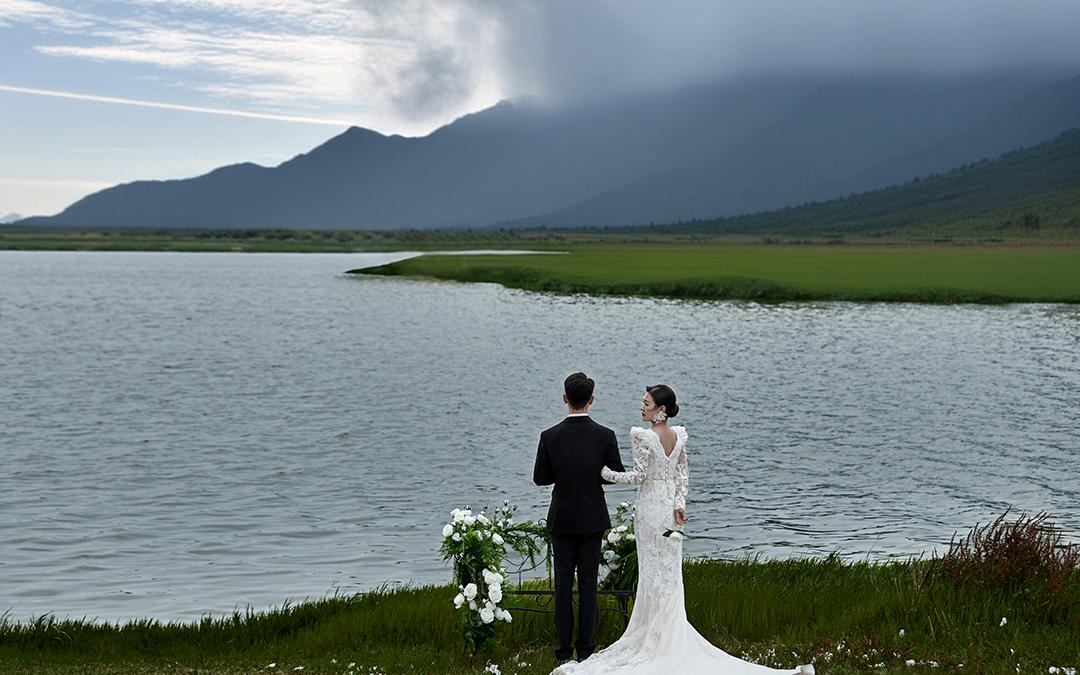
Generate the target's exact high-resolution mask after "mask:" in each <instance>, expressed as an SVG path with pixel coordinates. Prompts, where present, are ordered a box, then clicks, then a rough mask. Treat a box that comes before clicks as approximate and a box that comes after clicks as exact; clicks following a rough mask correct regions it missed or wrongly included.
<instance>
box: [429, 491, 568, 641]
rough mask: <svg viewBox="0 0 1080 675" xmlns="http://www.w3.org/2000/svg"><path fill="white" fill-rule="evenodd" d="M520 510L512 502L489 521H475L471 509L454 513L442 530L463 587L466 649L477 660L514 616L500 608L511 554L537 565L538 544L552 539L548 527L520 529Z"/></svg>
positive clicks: (460, 603) (458, 602)
mask: <svg viewBox="0 0 1080 675" xmlns="http://www.w3.org/2000/svg"><path fill="white" fill-rule="evenodd" d="M516 510H517V507H516V506H514V505H512V504H511V503H510V502H509V501H506V502H503V505H502V507H501V508H498V509H495V511H494V512H492V515H491V516H490V517H488V516H487V514H486V513H485V512H484V511H481V512H480V513H478V514H475V515H474V514H473V512H472V511H471V510H470V509H469V508H467V507H466V508H464V509H454V510H453V511H451V512H450V516H451V518H453V520H452V521H451V522H449V523H447V524H446V525H444V526H443V531H442V533H443V542H442V546H441V547H440V548H439V551H440V552H441V553H442V554H443V559H444V560H452V561H453V562H454V582H455V584H457V587H458V594H457V595H456V596H455V597H454V607H456V608H457V609H458V610H459V616H460V617H461V635H462V638H463V639H464V641H465V648H466V649H468V650H469V651H470V652H472V653H474V654H475V653H478V652H480V651H482V650H484V649H486V648H489V647H490V646H491V645H492V644H493V643H494V642H495V640H496V631H495V622H496V621H505V622H510V621H511V620H512V619H511V616H510V612H509V611H507V610H505V609H503V608H502V607H500V606H499V603H501V602H502V600H503V594H504V584H505V582H506V566H505V561H506V551H507V548H508V547H509V548H510V549H512V550H514V551H516V552H517V553H518V554H520V555H522V556H527V557H528V558H529V560H530V561H532V562H533V563H535V562H536V555H537V554H538V553H540V551H541V545H540V543H539V541H544V540H545V539H546V537H547V536H548V533H547V530H546V529H545V528H544V527H543V526H541V525H537V524H536V523H533V522H531V521H525V522H521V523H515V522H514V518H513V515H514V511H516ZM538 539H539V541H538Z"/></svg>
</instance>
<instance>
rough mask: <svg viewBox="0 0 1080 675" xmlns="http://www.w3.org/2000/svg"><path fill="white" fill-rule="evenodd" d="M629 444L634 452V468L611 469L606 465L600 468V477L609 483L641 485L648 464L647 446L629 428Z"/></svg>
mask: <svg viewBox="0 0 1080 675" xmlns="http://www.w3.org/2000/svg"><path fill="white" fill-rule="evenodd" d="M630 438H631V445H632V446H633V452H634V468H633V470H631V471H612V470H611V469H609V468H607V467H606V466H605V467H604V468H602V469H600V477H601V478H603V479H604V480H606V481H608V482H610V483H621V484H623V485H641V484H642V483H643V482H644V481H645V470H646V469H647V468H648V466H649V447H648V446H647V445H645V443H644V442H643V441H642V439H641V437H640V436H639V435H638V434H636V433H634V430H633V429H631V430H630Z"/></svg>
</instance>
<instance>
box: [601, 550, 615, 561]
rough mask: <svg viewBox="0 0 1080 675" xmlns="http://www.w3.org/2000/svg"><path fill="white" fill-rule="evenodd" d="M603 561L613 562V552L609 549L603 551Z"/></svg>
mask: <svg viewBox="0 0 1080 675" xmlns="http://www.w3.org/2000/svg"><path fill="white" fill-rule="evenodd" d="M604 560H606V561H608V562H612V561H613V560H615V551H612V550H611V549H610V548H609V549H608V550H606V551H604Z"/></svg>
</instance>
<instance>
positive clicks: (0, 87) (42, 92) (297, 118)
mask: <svg viewBox="0 0 1080 675" xmlns="http://www.w3.org/2000/svg"><path fill="white" fill-rule="evenodd" d="M0 91H10V92H14V93H17V94H33V95H35V96H53V97H56V98H71V99H75V100H77V101H95V102H97V103H116V104H119V105H134V106H141V107H143V108H161V109H164V110H182V111H184V112H196V113H204V114H208V115H231V116H233V117H249V118H253V119H259V120H277V121H279V122H300V123H301V124H326V125H330V126H335V127H347V126H351V123H350V122H345V121H343V120H331V119H326V118H323V117H304V116H301V115H278V114H275V113H260V112H249V111H247V110H230V109H228V108H207V107H204V106H198V105H183V104H180V103H159V102H157V101H140V100H138V99H134V98H118V97H115V96H97V95H95V94H79V93H76V92H72V91H57V90H55V89H32V88H30V87H15V86H12V85H8V84H0Z"/></svg>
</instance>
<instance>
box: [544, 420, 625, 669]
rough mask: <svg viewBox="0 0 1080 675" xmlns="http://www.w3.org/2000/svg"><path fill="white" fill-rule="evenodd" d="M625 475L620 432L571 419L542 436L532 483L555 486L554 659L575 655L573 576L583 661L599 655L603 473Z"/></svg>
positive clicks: (605, 524)
mask: <svg viewBox="0 0 1080 675" xmlns="http://www.w3.org/2000/svg"><path fill="white" fill-rule="evenodd" d="M604 466H607V467H608V468H610V469H611V470H613V471H625V469H624V468H623V464H622V460H621V459H620V458H619V443H618V441H617V440H616V439H615V432H614V431H612V430H611V429H608V428H607V427H605V426H601V425H599V424H597V423H596V422H594V421H592V419H590V418H589V417H587V416H581V417H567V418H566V419H565V420H563V421H562V422H560V423H559V424H556V425H555V426H553V427H551V428H550V429H547V430H545V431H543V432H542V433H541V434H540V446H539V447H538V448H537V450H536V465H535V467H534V468H533V482H535V483H536V484H537V485H554V486H555V489H554V490H552V492H551V506H550V508H549V509H548V517H547V527H548V530H549V531H550V532H551V552H552V555H553V557H554V559H555V560H554V562H555V628H556V632H557V633H558V636H559V647H558V649H556V650H555V657H556V658H558V659H559V660H565V659H569V658H570V657H571V656H573V653H574V650H573V647H571V639H572V638H573V633H574V612H573V605H572V597H573V585H574V570H575V568H576V569H577V579H578V639H577V644H576V647H577V655H578V659H579V660H580V659H584V658H587V657H588V656H589V655H590V654H592V653H593V650H594V649H596V643H595V642H593V633H594V632H595V631H596V619H597V601H596V577H597V570H598V569H599V567H600V547H601V544H602V543H603V542H602V540H603V536H604V530H607V529H609V528H610V527H611V518H610V516H609V515H608V509H607V502H606V501H605V500H604V489H603V484H604V482H605V481H604V480H603V479H602V478H600V469H601V468H602V467H604Z"/></svg>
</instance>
